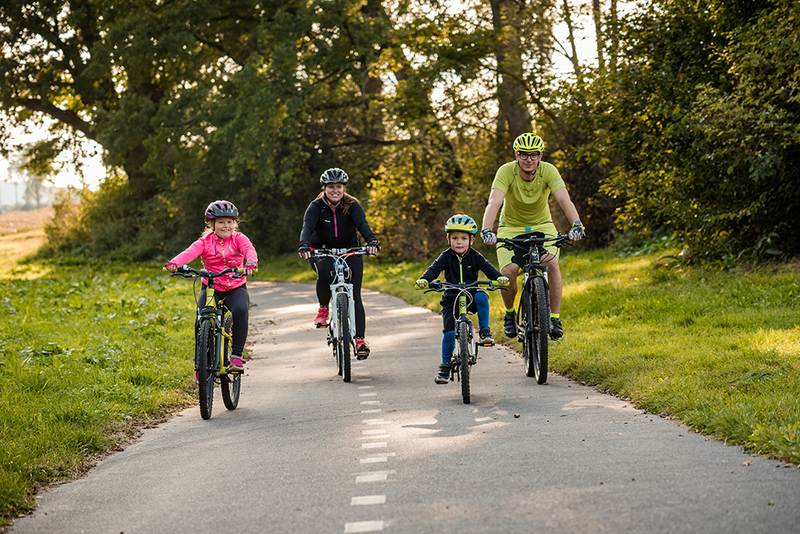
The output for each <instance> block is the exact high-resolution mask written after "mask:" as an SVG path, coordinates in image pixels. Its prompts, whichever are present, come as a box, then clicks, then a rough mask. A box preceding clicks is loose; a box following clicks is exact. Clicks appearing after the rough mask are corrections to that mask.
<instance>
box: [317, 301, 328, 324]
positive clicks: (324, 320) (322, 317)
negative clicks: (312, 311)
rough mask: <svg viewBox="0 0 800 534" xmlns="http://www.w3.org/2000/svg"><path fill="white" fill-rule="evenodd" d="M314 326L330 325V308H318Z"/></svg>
mask: <svg viewBox="0 0 800 534" xmlns="http://www.w3.org/2000/svg"><path fill="white" fill-rule="evenodd" d="M314 326H316V327H317V328H325V327H326V326H328V308H323V307H322V306H320V308H319V310H317V316H316V317H314Z"/></svg>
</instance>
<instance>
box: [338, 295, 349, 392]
mask: <svg viewBox="0 0 800 534" xmlns="http://www.w3.org/2000/svg"><path fill="white" fill-rule="evenodd" d="M336 313H337V318H338V322H339V332H338V334H339V336H338V338H339V339H338V343H337V348H338V350H339V353H338V354H339V370H340V371H341V374H342V381H343V382H350V344H351V339H350V302H349V299H348V296H347V294H346V293H339V294H338V295H337V296H336Z"/></svg>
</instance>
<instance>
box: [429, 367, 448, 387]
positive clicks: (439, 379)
mask: <svg viewBox="0 0 800 534" xmlns="http://www.w3.org/2000/svg"><path fill="white" fill-rule="evenodd" d="M433 381H434V382H436V383H437V384H447V383H448V382H450V366H449V365H445V364H442V365H440V366H439V372H438V373H437V374H436V376H435V377H433Z"/></svg>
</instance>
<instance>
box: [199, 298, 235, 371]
mask: <svg viewBox="0 0 800 534" xmlns="http://www.w3.org/2000/svg"><path fill="white" fill-rule="evenodd" d="M205 293H206V302H205V306H203V308H202V309H201V311H200V314H199V315H200V318H201V319H209V320H212V321H214V323H215V326H216V330H217V331H218V332H219V333H220V334H222V335H220V336H215V337H216V340H215V347H214V351H215V352H216V353H217V355H218V356H219V358H218V361H219V369H218V371H217V372H218V374H221V375H226V374H228V367H227V365H225V358H224V352H223V346H224V345H227V346H232V345H233V332H227V331H226V330H225V328H224V324H225V311H226V310H224V309H221V308H219V307H218V306H217V302H216V300H214V293H215V290H214V286H213V285H209V286H207V287H206V288H205ZM212 310H213V313H209V312H211V311H212ZM228 313H230V312H228Z"/></svg>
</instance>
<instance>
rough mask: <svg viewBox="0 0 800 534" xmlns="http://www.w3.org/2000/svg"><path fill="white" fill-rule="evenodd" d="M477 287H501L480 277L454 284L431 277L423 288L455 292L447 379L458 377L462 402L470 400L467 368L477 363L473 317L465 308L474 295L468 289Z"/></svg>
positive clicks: (456, 378)
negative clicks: (431, 279)
mask: <svg viewBox="0 0 800 534" xmlns="http://www.w3.org/2000/svg"><path fill="white" fill-rule="evenodd" d="M478 287H480V288H485V289H487V290H489V291H494V290H496V289H501V288H502V287H504V286H501V285H499V284H497V283H496V282H493V281H491V280H479V281H477V282H471V283H468V284H453V283H451V282H445V281H442V280H434V281H432V282H431V283H430V284H429V286H428V289H427V290H426V291H425V292H426V293H429V292H431V291H435V292H437V293H443V292H445V291H447V290H455V291H458V295H457V296H456V299H455V302H454V303H453V317H454V318H455V320H456V323H455V324H456V346H455V348H454V349H453V355H452V356H451V357H450V381H451V382H453V381H455V380H459V381H460V382H461V398H462V399H463V400H464V404H469V403H470V384H469V373H470V367H471V366H473V365H475V364H476V363H477V362H478V344H477V342H476V341H475V336H474V334H473V331H472V320H470V318H469V316H468V315H467V309H468V308H469V305H470V304H471V303H472V298H473V297H472V294H471V293H470V292H469V290H470V289H475V288H478Z"/></svg>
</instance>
